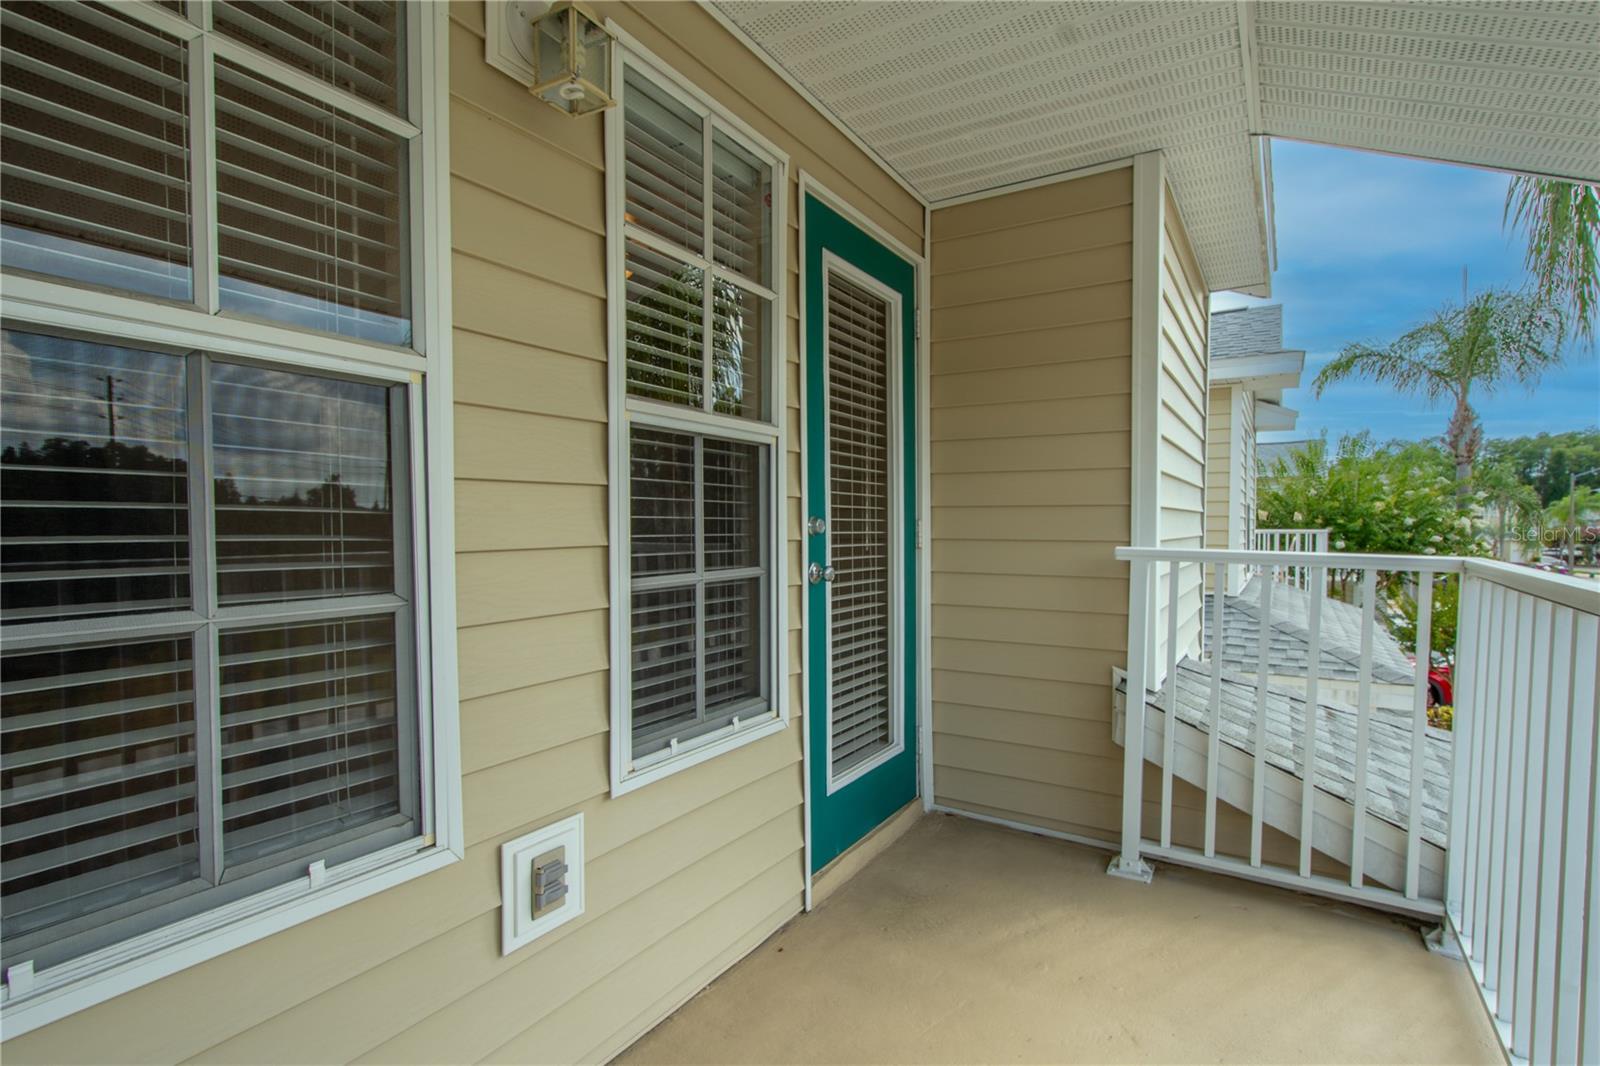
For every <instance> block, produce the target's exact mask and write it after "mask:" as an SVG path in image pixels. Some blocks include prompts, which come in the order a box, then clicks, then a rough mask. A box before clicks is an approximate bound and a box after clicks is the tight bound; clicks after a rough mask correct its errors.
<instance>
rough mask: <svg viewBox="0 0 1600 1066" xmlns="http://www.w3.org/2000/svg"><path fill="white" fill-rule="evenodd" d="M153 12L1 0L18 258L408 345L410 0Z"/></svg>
mask: <svg viewBox="0 0 1600 1066" xmlns="http://www.w3.org/2000/svg"><path fill="white" fill-rule="evenodd" d="M141 7H142V5H141ZM139 10H141V8H135V7H133V6H131V5H124V4H100V3H57V2H39V3H27V2H15V3H13V2H9V0H8V2H7V3H5V4H4V5H0V31H3V33H4V36H5V41H6V45H5V48H4V49H3V53H4V54H3V60H0V90H3V92H4V96H5V100H6V106H5V113H4V116H3V121H0V127H3V128H0V135H3V143H0V170H3V177H4V182H3V186H0V262H3V265H4V267H5V268H6V269H8V270H22V271H28V272H31V273H36V274H41V275H47V276H50V277H53V278H60V279H65V280H68V281H71V282H75V283H80V284H88V285H94V286H99V287H103V288H108V289H117V290H122V291H125V292H132V293H137V294H141V295H148V296H157V297H162V298H165V299H168V300H174V301H178V302H183V303H190V304H193V305H194V306H196V307H197V308H198V309H199V310H201V311H204V312H206V313H208V314H217V313H221V312H227V313H231V314H236V315H242V316H249V317H253V318H260V319H267V320H272V321H275V322H281V323H287V324H289V325H293V326H297V327H301V328H304V329H309V330H317V331H322V332H327V333H333V334H340V335H344V336H349V337H355V338H359V339H362V340H367V341H375V342H379V343H383V344H391V345H397V346H406V345H410V344H412V339H413V338H412V327H411V308H412V304H413V292H412V290H413V288H414V287H415V286H416V285H417V284H419V283H420V279H418V278H416V277H414V276H413V271H412V268H411V255H412V250H411V241H412V235H411V234H410V233H409V232H408V225H409V220H410V218H411V217H412V214H413V211H412V200H413V197H414V193H415V191H416V190H417V189H418V188H419V187H420V182H419V180H418V176H417V168H418V166H420V154H419V153H418V152H417V151H416V148H417V145H418V137H419V135H420V133H421V131H420V130H419V129H418V128H417V126H416V125H415V124H414V123H412V122H411V121H410V120H409V119H408V118H407V117H406V113H407V108H408V99H407V94H406V82H407V78H408V71H407V70H406V63H405V57H406V51H407V49H406V25H405V17H404V16H405V10H406V8H405V6H404V5H403V4H401V3H398V2H376V0H359V2H357V0H316V2H310V0H296V2H292V3H291V2H286V0H272V2H243V0H239V2H232V0H230V2H216V3H206V4H190V5H186V6H184V7H183V8H182V9H181V10H182V11H183V12H185V13H186V14H187V17H188V19H190V20H193V21H185V20H184V19H183V18H181V17H177V16H169V18H170V21H164V20H162V19H152V18H150V17H148V14H147V15H146V16H145V17H132V16H133V14H134V13H135V12H137V11H139ZM163 13H164V12H163ZM161 26H167V27H168V29H167V30H163V29H162V28H160V27H161ZM202 44H204V45H205V47H202ZM196 84H199V85H202V86H204V89H205V94H204V96H205V97H208V98H209V105H210V106H199V107H198V108H196V107H192V106H191V99H190V97H191V96H192V95H194V92H195V90H194V88H193V87H194V86H195V85H196ZM196 99H203V98H202V97H196ZM197 202H198V204H199V205H200V206H202V207H203V208H204V211H203V212H198V211H197V210H196V207H197ZM207 219H214V222H215V231H214V233H213V232H212V231H211V230H210V229H209V228H208V224H207V221H206V220H207Z"/></svg>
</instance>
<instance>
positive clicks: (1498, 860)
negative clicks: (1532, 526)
mask: <svg viewBox="0 0 1600 1066" xmlns="http://www.w3.org/2000/svg"><path fill="white" fill-rule="evenodd" d="M1521 598H1522V597H1521V594H1520V593H1516V592H1512V593H1510V594H1509V595H1507V597H1506V605H1505V611H1506V629H1507V633H1506V638H1505V640H1503V641H1502V642H1501V645H1500V648H1499V656H1500V676H1499V679H1498V680H1499V684H1498V685H1497V692H1496V696H1495V702H1496V703H1497V704H1498V705H1499V706H1498V710H1497V715H1498V717H1497V718H1496V722H1497V723H1498V728H1497V729H1496V730H1495V760H1494V825H1493V829H1492V830H1491V835H1490V838H1489V897H1488V898H1489V920H1488V923H1487V924H1486V926H1485V928H1484V934H1485V943H1484V946H1483V987H1484V988H1487V989H1490V990H1492V991H1494V992H1495V993H1496V997H1495V1014H1496V1015H1497V1016H1498V1015H1499V1001H1500V994H1499V993H1500V959H1501V951H1502V948H1503V947H1504V941H1503V938H1502V932H1503V930H1504V927H1505V920H1506V909H1505V908H1506V875H1507V873H1508V872H1509V871H1508V864H1507V862H1506V838H1507V837H1508V836H1509V834H1510V827H1509V824H1508V822H1509V819H1510V817H1511V787H1510V780H1511V757H1512V754H1513V752H1512V750H1511V743H1512V740H1511V737H1512V732H1513V730H1512V726H1513V724H1514V722H1515V716H1514V715H1513V714H1512V713H1511V689H1512V684H1513V683H1514V682H1515V680H1516V676H1517V669H1516V667H1517V659H1516V647H1517V631H1518V628H1519V627H1520V625H1521V620H1522V615H1521V612H1520V611H1519V610H1518V601H1519V600H1520V599H1521Z"/></svg>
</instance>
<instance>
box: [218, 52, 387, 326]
mask: <svg viewBox="0 0 1600 1066" xmlns="http://www.w3.org/2000/svg"><path fill="white" fill-rule="evenodd" d="M216 111H217V130H216V140H217V175H218V208H217V219H218V226H219V229H218V242H219V251H220V258H221V267H220V269H221V273H222V275H223V277H222V281H223V290H222V296H223V300H222V302H223V306H224V307H225V308H229V309H233V310H240V311H245V312H247V313H251V314H258V315H265V316H267V317H273V318H280V319H288V320H289V321H292V322H294V323H296V324H300V325H306V326H310V327H312V328H316V329H322V330H328V331H331V332H336V333H345V334H349V335H352V336H357V337H361V338H363V339H367V340H376V341H383V342H385V343H390V344H408V343H410V339H411V334H410V323H409V314H410V311H409V297H408V292H407V290H408V284H409V283H408V275H409V266H408V262H407V252H406V247H405V243H406V240H407V236H406V229H405V219H406V212H405V210H404V202H403V201H404V197H403V191H404V187H403V181H402V177H403V174H404V171H405V160H406V158H407V153H408V148H407V144H406V142H405V141H403V140H402V139H401V138H398V137H395V136H393V135H391V134H389V133H387V132H385V131H383V130H379V129H377V128H376V127H373V126H369V125H367V124H366V123H364V122H362V121H360V120H359V119H355V118H352V117H350V116H348V115H344V114H341V113H339V112H337V111H335V110H333V109H332V108H330V107H328V106H327V105H325V104H323V103H321V102H319V101H316V100H312V99H310V98H309V97H306V96H303V95H301V94H300V93H298V92H295V91H293V90H290V89H286V88H282V87H278V86H274V85H271V84H269V83H267V82H265V81H263V80H262V79H260V78H257V77H255V76H254V75H252V74H249V73H247V72H246V71H244V70H243V69H242V68H240V67H237V66H235V65H233V64H231V63H228V62H226V61H218V63H217V79H216ZM256 207H259V208H261V209H262V210H261V211H260V212H259V213H258V212H257V210H256V209H255V208H256ZM283 215H288V216H291V217H298V218H302V219H304V220H306V224H303V225H298V226H288V225H279V224H276V222H274V221H270V220H271V219H276V220H277V221H281V220H282V216H283ZM263 216H266V217H263ZM330 233H331V236H330ZM246 234H249V235H252V236H253V237H255V238H263V237H264V238H269V239H267V240H261V239H246V238H245V237H244V235H246ZM358 238H359V239H358ZM358 278H359V279H361V280H360V281H358V280H357V279H358Z"/></svg>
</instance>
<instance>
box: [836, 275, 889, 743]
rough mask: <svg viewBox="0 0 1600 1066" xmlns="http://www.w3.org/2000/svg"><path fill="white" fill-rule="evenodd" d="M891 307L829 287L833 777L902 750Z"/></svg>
mask: <svg viewBox="0 0 1600 1066" xmlns="http://www.w3.org/2000/svg"><path fill="white" fill-rule="evenodd" d="M888 315H889V305H888V303H887V301H885V300H883V299H882V298H881V297H879V296H877V295H876V294H874V293H871V292H869V291H867V290H866V289H863V288H861V287H860V286H858V285H855V284H854V283H852V282H851V281H849V280H848V279H846V278H844V277H841V276H839V275H830V276H829V278H828V307H827V317H828V506H829V511H830V514H829V527H830V528H829V538H830V540H829V552H830V557H831V560H832V562H833V565H834V567H835V570H836V571H837V576H836V577H835V578H834V581H833V583H832V585H831V586H830V588H829V590H828V598H829V620H828V625H829V629H830V637H831V651H832V654H831V659H830V662H829V679H830V684H831V687H832V692H833V697H832V703H831V705H830V707H829V708H828V715H829V725H830V748H831V753H832V762H833V771H834V773H836V774H837V773H839V772H841V771H843V770H848V769H849V768H850V767H851V766H853V765H855V764H856V763H859V762H861V761H863V760H865V759H868V758H870V757H871V756H872V755H873V754H874V753H876V752H878V751H881V750H882V749H883V748H885V747H887V746H888V745H889V744H890V743H891V741H892V740H893V722H892V720H891V717H890V716H891V715H892V714H893V708H892V707H891V705H890V702H889V701H890V694H891V692H892V687H891V679H890V676H889V672H890V668H891V663H892V655H891V646H890V639H891V638H890V624H891V618H890V603H889V589H890V583H889V565H890V559H891V557H892V556H891V554H890V545H889V528H890V523H889V501H890V499H891V492H890V485H889V463H888V459H889V438H888V432H889V402H890V397H889V389H888V383H889V380H890V378H889V372H888V370H889V368H888V357H889V321H888Z"/></svg>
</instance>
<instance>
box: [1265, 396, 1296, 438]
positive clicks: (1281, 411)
mask: <svg viewBox="0 0 1600 1066" xmlns="http://www.w3.org/2000/svg"><path fill="white" fill-rule="evenodd" d="M1299 418H1300V412H1299V411H1296V410H1295V409H1294V408H1292V407H1285V406H1283V405H1282V404H1278V403H1272V402H1271V401H1269V400H1263V399H1260V398H1257V399H1256V432H1257V433H1286V432H1288V431H1289V430H1292V429H1294V425H1295V422H1296V421H1297V420H1298V419H1299Z"/></svg>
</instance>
